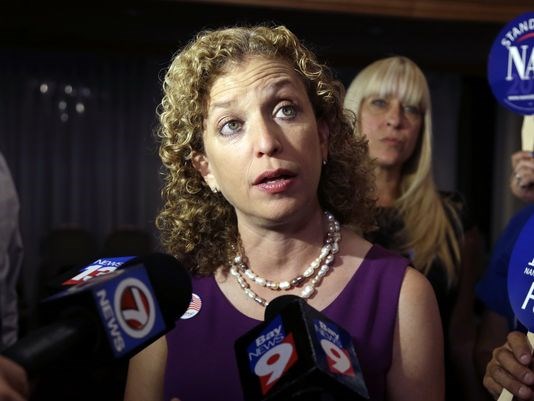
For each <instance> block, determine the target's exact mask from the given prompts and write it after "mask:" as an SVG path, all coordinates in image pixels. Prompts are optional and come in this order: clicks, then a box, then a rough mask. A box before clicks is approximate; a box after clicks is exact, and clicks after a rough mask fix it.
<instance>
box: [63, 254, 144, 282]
mask: <svg viewBox="0 0 534 401" xmlns="http://www.w3.org/2000/svg"><path fill="white" fill-rule="evenodd" d="M133 258H134V256H120V257H116V258H100V259H97V260H95V261H94V262H93V263H91V264H90V265H89V266H85V267H83V268H82V269H80V271H79V272H78V274H77V275H75V276H74V277H72V278H70V279H68V280H66V281H64V282H63V283H62V285H64V286H71V285H78V284H81V283H84V282H87V281H88V280H91V279H93V278H95V277H99V276H103V275H104V274H109V273H113V272H114V271H115V270H117V269H118V268H119V267H120V266H122V265H123V264H124V263H125V262H127V261H129V260H130V259H133Z"/></svg>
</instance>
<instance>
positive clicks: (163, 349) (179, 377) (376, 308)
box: [125, 26, 443, 401]
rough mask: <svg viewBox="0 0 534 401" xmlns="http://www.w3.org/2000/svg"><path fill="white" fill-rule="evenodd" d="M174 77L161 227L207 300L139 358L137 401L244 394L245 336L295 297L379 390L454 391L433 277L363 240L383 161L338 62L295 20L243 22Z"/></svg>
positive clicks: (211, 39)
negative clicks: (329, 62)
mask: <svg viewBox="0 0 534 401" xmlns="http://www.w3.org/2000/svg"><path fill="white" fill-rule="evenodd" d="M163 88H164V98H163V100H162V103H161V107H160V110H159V116H160V122H161V126H160V130H159V136H160V140H161V145H160V156H161V159H162V161H163V165H164V177H165V184H164V188H163V192H162V193H163V198H164V206H163V209H162V211H161V213H160V215H159V216H158V219H157V224H158V227H159V229H160V230H161V237H162V243H163V244H164V246H165V248H166V250H167V251H168V252H169V253H171V254H173V255H175V256H176V257H178V258H179V259H181V260H182V261H183V262H184V263H185V264H186V265H187V266H188V267H189V269H190V271H191V272H192V274H193V300H192V304H194V306H195V308H194V309H193V308H192V309H191V311H190V312H191V313H187V314H186V315H184V316H182V318H181V319H179V320H178V322H177V324H176V328H175V329H173V330H172V331H171V332H170V333H168V334H167V335H166V336H165V337H164V338H161V339H160V340H158V341H156V342H155V343H153V344H152V345H151V346H149V347H148V348H146V349H145V350H143V351H142V352H140V353H139V354H138V355H136V356H135V357H134V358H132V360H131V361H130V367H129V372H128V381H127V386H126V393H125V399H126V400H127V401H135V400H142V401H150V400H158V401H161V400H165V401H168V400H171V399H180V400H182V401H188V400H211V401H213V400H233V401H234V400H240V399H243V394H242V390H241V385H240V381H239V374H238V370H237V363H236V361H235V356H234V342H235V340H236V339H237V338H238V337H240V336H242V335H243V334H244V333H246V332H248V331H249V330H250V329H252V328H253V327H255V326H257V325H258V324H259V323H260V321H262V320H263V316H264V310H265V307H266V305H267V304H268V303H269V302H270V301H272V300H273V299H274V298H276V297H278V296H280V295H282V294H293V295H298V296H300V297H302V298H304V299H305V300H307V302H308V303H309V304H310V305H311V306H312V307H314V308H315V309H318V310H320V311H321V312H322V313H324V314H325V315H326V316H328V317H329V318H330V319H332V320H333V321H335V322H336V323H337V324H339V325H340V326H342V327H344V328H345V329H346V330H348V331H349V332H350V334H351V336H352V339H353V342H354V345H355V348H356V349H357V352H358V358H359V361H360V364H361V367H362V370H363V375H364V379H365V382H366V385H367V388H368V391H369V394H370V396H371V399H373V400H413V399H414V398H416V399H417V398H419V399H425V400H426V399H429V400H438V401H439V400H442V399H443V366H442V351H441V347H442V337H441V336H442V334H441V328H440V323H439V316H438V309H437V304H436V301H435V297H434V294H433V292H432V288H431V286H430V284H429V283H428V281H427V280H426V278H425V277H424V276H423V275H422V274H420V273H419V272H417V271H416V270H415V269H412V268H411V267H410V266H409V262H408V261H407V260H406V259H404V258H402V257H400V256H397V255H396V254H393V253H390V252H389V251H386V250H385V249H383V248H381V247H380V246H374V245H372V244H371V243H369V242H368V241H366V240H364V239H363V238H362V237H361V232H363V231H365V230H368V229H369V228H371V227H372V226H373V225H374V217H373V210H374V203H375V199H374V189H373V183H372V176H371V174H372V165H371V164H370V161H369V158H368V156H367V145H366V141H365V140H364V139H359V138H356V137H355V136H354V135H353V128H354V121H353V114H346V113H345V112H344V110H343V95H344V90H343V87H342V85H341V83H339V82H338V81H336V80H334V79H333V77H332V74H331V72H330V71H329V69H328V68H327V67H325V66H324V65H322V64H320V63H319V62H318V61H317V59H316V57H315V55H314V54H313V53H312V52H310V51H309V50H308V49H306V48H305V47H304V46H303V45H302V44H301V42H300V41H299V40H298V39H297V38H296V37H295V36H294V35H293V34H292V33H291V32H290V31H289V30H288V29H287V28H285V27H282V26H278V27H266V26H256V27H234V28H226V29H219V30H214V31H204V32H202V33H200V34H199V35H197V37H196V38H195V39H194V40H193V41H191V42H190V43H189V44H188V45H187V46H186V47H185V48H184V49H183V50H182V51H181V52H179V53H178V54H177V55H176V56H175V58H174V59H173V61H172V63H171V65H170V67H169V69H168V71H167V73H166V75H165V81H164V86H163Z"/></svg>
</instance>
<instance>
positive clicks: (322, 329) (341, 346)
mask: <svg viewBox="0 0 534 401" xmlns="http://www.w3.org/2000/svg"><path fill="white" fill-rule="evenodd" d="M313 328H314V330H315V334H316V335H317V338H318V340H319V344H321V349H322V350H323V351H324V353H325V355H326V362H327V366H328V370H329V371H330V372H331V373H333V374H335V375H345V376H348V377H356V373H355V372H354V368H353V367H352V362H351V355H350V353H349V351H348V349H349V345H350V338H346V337H344V336H343V335H342V332H341V330H339V328H338V327H337V326H336V325H334V324H332V323H327V322H324V321H322V320H318V319H316V320H314V322H313Z"/></svg>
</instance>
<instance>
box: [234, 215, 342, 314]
mask: <svg viewBox="0 0 534 401" xmlns="http://www.w3.org/2000/svg"><path fill="white" fill-rule="evenodd" d="M324 213H325V215H326V218H327V220H328V233H327V235H326V238H325V241H324V245H323V247H322V248H321V252H320V254H319V256H318V257H317V258H315V259H314V260H313V261H312V262H311V263H310V265H309V266H308V268H307V269H306V270H304V272H302V274H299V275H298V276H297V277H295V278H293V279H291V280H284V281H280V282H276V281H272V280H268V279H265V278H263V277H261V276H259V275H258V274H256V273H254V272H253V271H252V269H251V268H250V267H248V265H247V262H248V260H247V258H246V256H241V255H237V256H236V257H235V258H234V260H233V261H232V262H230V273H231V274H232V275H233V276H234V277H235V278H236V280H237V282H238V284H239V286H240V287H241V289H242V290H243V291H244V292H245V294H246V295H247V296H249V297H250V298H251V299H253V300H254V301H256V302H257V303H259V304H260V305H262V306H267V305H268V304H269V302H267V300H265V299H264V298H262V297H260V296H259V295H258V294H256V293H255V292H254V291H253V290H252V288H251V287H250V284H249V283H248V282H247V279H248V280H250V282H251V283H254V284H256V285H259V286H261V287H266V288H268V289H270V290H272V291H280V290H282V291H288V290H290V289H292V288H295V287H300V286H302V285H303V284H304V283H305V282H306V281H307V280H309V279H310V278H311V280H310V282H309V283H308V284H306V285H305V286H304V288H303V289H302V292H301V294H300V296H301V297H302V298H304V299H308V298H310V297H311V296H312V295H313V294H315V292H316V287H317V286H318V285H319V284H320V283H321V280H322V279H323V277H324V276H326V274H327V273H328V271H329V270H330V266H331V265H332V262H333V261H334V258H335V254H336V253H338V251H339V241H340V240H341V232H340V225H339V222H338V221H337V220H336V219H335V217H334V216H333V215H332V214H331V213H329V212H324ZM312 276H313V278H312Z"/></svg>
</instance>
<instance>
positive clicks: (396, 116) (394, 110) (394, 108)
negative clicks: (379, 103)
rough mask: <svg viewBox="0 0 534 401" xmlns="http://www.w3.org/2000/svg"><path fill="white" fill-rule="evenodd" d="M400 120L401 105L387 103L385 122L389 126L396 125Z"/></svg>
mask: <svg viewBox="0 0 534 401" xmlns="http://www.w3.org/2000/svg"><path fill="white" fill-rule="evenodd" d="M401 121H402V105H400V104H398V103H396V102H394V103H391V104H390V105H389V108H388V112H387V114H386V123H387V125H388V126H390V127H397V126H399V124H400V123H401Z"/></svg>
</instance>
